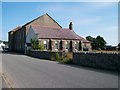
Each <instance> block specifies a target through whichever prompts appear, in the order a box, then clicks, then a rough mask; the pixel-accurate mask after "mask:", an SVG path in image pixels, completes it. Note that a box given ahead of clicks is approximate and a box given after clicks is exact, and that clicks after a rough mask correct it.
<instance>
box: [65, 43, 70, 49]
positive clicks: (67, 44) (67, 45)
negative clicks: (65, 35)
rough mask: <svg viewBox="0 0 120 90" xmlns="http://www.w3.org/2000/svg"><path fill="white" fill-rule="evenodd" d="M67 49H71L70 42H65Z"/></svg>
mask: <svg viewBox="0 0 120 90" xmlns="http://www.w3.org/2000/svg"><path fill="white" fill-rule="evenodd" d="M65 49H69V41H66V42H65Z"/></svg>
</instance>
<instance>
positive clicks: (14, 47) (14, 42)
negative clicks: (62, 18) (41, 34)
mask: <svg viewBox="0 0 120 90" xmlns="http://www.w3.org/2000/svg"><path fill="white" fill-rule="evenodd" d="M34 25H40V26H46V27H54V28H58V29H61V28H62V27H61V26H60V25H59V24H58V23H57V22H56V21H55V20H54V19H52V18H51V17H50V16H49V15H48V14H44V15H42V16H40V17H38V18H36V19H34V20H32V21H30V22H28V23H26V24H25V25H23V26H21V27H17V28H15V29H13V30H12V31H10V32H9V33H8V35H9V36H8V37H9V50H10V51H17V52H22V53H24V52H25V49H26V43H27V42H26V37H27V35H28V31H29V28H30V26H34ZM71 26H72V23H71ZM71 29H73V27H71ZM46 33H47V32H46ZM41 40H42V41H43V42H45V40H47V41H46V43H47V45H48V46H47V49H46V50H48V47H49V49H50V45H49V44H48V43H50V40H51V44H52V45H51V50H57V49H56V48H55V47H54V46H55V43H56V41H57V42H58V45H60V43H62V47H58V50H61V49H62V50H66V49H65V47H64V46H65V43H67V42H69V43H70V42H72V43H71V49H70V50H69V51H73V50H74V47H73V46H74V42H73V41H72V40H69V39H62V37H61V39H53V38H51V39H47V38H44V39H43V38H42V39H41ZM80 41H81V40H78V43H79V42H80ZM81 43H82V42H81ZM83 43H85V42H83ZM56 44H57V43H56ZM81 45H82V47H83V44H81ZM87 46H89V47H88V48H89V49H88V50H90V49H91V46H90V42H89V43H87ZM72 49H73V50H72ZM81 50H83V49H81Z"/></svg>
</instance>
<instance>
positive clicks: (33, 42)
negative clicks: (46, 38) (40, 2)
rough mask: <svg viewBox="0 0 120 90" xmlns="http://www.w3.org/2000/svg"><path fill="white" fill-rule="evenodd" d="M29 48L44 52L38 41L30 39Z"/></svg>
mask: <svg viewBox="0 0 120 90" xmlns="http://www.w3.org/2000/svg"><path fill="white" fill-rule="evenodd" d="M30 42H31V47H32V49H34V50H44V45H43V44H42V43H40V41H39V40H38V39H31V41H30Z"/></svg>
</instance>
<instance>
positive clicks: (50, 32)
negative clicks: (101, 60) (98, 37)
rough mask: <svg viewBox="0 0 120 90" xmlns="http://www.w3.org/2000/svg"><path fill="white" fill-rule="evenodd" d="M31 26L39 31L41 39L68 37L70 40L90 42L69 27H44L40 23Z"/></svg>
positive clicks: (36, 31)
mask: <svg viewBox="0 0 120 90" xmlns="http://www.w3.org/2000/svg"><path fill="white" fill-rule="evenodd" d="M31 28H32V29H33V30H34V31H35V33H38V35H39V38H41V39H68V40H81V41H83V42H88V43H89V41H88V40H85V39H84V38H82V37H80V36H79V35H77V34H76V33H75V32H74V31H73V30H70V29H68V28H56V27H42V26H40V25H34V26H31Z"/></svg>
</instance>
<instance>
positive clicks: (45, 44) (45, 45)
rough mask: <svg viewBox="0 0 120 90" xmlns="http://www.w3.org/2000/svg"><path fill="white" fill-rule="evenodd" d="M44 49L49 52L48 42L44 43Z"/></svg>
mask: <svg viewBox="0 0 120 90" xmlns="http://www.w3.org/2000/svg"><path fill="white" fill-rule="evenodd" d="M44 49H45V50H47V41H46V40H45V41H44Z"/></svg>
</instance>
